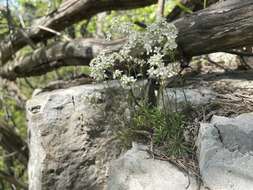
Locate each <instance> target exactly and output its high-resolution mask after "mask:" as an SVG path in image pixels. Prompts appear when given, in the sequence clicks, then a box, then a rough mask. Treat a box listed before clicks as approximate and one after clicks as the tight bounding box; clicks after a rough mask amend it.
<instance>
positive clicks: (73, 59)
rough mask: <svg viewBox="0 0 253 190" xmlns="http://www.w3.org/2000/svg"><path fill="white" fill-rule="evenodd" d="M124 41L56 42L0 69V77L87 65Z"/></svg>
mask: <svg viewBox="0 0 253 190" xmlns="http://www.w3.org/2000/svg"><path fill="white" fill-rule="evenodd" d="M124 41H125V39H120V40H115V41H112V42H108V41H105V40H99V39H78V40H73V41H71V42H58V43H55V44H53V45H52V46H50V47H45V48H41V49H38V50H36V51H34V52H32V53H31V54H28V55H26V56H25V57H23V58H21V59H20V60H17V61H15V62H11V63H9V64H6V65H4V66H2V68H1V67H0V76H1V77H3V78H6V79H9V80H15V79H16V78H19V77H31V76H38V75H43V74H45V73H47V72H50V71H52V70H54V69H57V68H59V67H63V66H77V65H89V63H90V61H91V60H92V59H93V58H94V57H95V56H96V55H98V53H99V52H100V51H102V50H104V49H107V51H108V52H113V51H117V50H119V49H120V47H121V46H122V44H123V43H124Z"/></svg>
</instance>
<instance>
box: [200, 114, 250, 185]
mask: <svg viewBox="0 0 253 190" xmlns="http://www.w3.org/2000/svg"><path fill="white" fill-rule="evenodd" d="M197 144H198V152H199V155H198V158H199V167H200V172H201V176H202V179H203V181H204V183H205V185H206V186H208V187H209V188H210V189H212V190H245V189H253V173H252V171H253V113H247V114H242V115H240V116H238V117H236V118H226V117H219V116H214V117H213V118H212V120H211V123H208V124H207V123H203V124H201V127H200V132H199V136H198V143H197Z"/></svg>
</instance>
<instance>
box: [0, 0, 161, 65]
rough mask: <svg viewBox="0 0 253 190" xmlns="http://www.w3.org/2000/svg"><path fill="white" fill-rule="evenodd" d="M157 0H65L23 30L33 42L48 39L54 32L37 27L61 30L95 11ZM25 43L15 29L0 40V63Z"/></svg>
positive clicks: (144, 4)
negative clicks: (13, 32) (14, 31)
mask: <svg viewBox="0 0 253 190" xmlns="http://www.w3.org/2000/svg"><path fill="white" fill-rule="evenodd" d="M156 2H157V0H117V1H115V0H103V1H94V0H83V1H80V0H66V1H63V3H62V4H61V5H60V7H59V8H58V9H57V10H55V11H53V12H52V13H50V14H49V15H47V16H45V17H42V18H40V19H38V20H35V21H34V23H33V25H32V26H31V27H30V28H29V29H28V30H27V31H25V32H26V34H27V36H28V37H29V38H30V39H31V40H32V42H33V43H37V42H40V41H41V40H45V39H48V38H50V37H52V36H54V34H52V33H51V32H48V31H46V30H43V29H41V28H39V27H38V26H43V27H46V28H50V29H52V30H55V31H58V32H59V31H61V30H63V29H65V28H66V27H68V26H70V25H72V24H74V23H77V22H79V21H81V20H84V19H89V18H90V17H92V16H93V15H96V14H97V13H100V12H104V11H108V10H126V9H133V8H139V7H144V6H147V5H151V4H154V3H156ZM26 45H27V39H26V38H25V37H24V36H23V35H22V34H21V32H20V31H17V32H16V33H15V34H11V35H10V36H7V37H6V38H5V40H3V41H2V42H0V52H1V54H0V60H1V63H0V65H1V64H2V65H3V64H4V63H6V62H7V61H8V60H9V59H10V58H11V56H12V55H13V54H14V53H16V52H17V51H18V50H20V49H21V48H23V47H24V46H26Z"/></svg>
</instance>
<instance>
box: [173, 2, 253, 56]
mask: <svg viewBox="0 0 253 190" xmlns="http://www.w3.org/2000/svg"><path fill="white" fill-rule="evenodd" d="M252 18H253V1H252V0H244V1H241V0H229V1H224V2H220V3H217V4H215V5H213V6H211V7H209V8H207V9H205V10H201V11H198V12H196V13H193V14H192V15H190V16H186V17H183V18H181V19H179V20H176V21H175V22H174V24H175V25H176V27H177V29H178V31H179V34H178V38H177V42H178V44H179V45H180V46H181V47H182V49H183V51H184V53H185V54H186V55H188V56H189V57H192V56H197V55H201V54H207V53H212V52H217V51H224V50H228V49H232V48H237V47H242V46H247V45H252V44H253V36H252V35H251V33H252V30H253V19H252Z"/></svg>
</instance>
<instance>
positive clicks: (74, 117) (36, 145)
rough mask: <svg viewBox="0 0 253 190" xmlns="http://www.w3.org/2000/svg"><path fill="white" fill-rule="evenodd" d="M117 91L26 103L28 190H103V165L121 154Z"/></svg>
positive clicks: (122, 105) (104, 88)
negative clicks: (115, 129)
mask: <svg viewBox="0 0 253 190" xmlns="http://www.w3.org/2000/svg"><path fill="white" fill-rule="evenodd" d="M118 87H119V86H118V85H116V84H115V83H108V84H96V85H94V84H91V85H83V86H78V87H72V88H69V89H64V90H55V91H51V92H42V93H38V94H36V95H34V96H33V97H32V99H31V100H29V101H28V103H27V117H28V128H29V139H30V140H29V148H30V161H29V167H28V173H29V174H28V175H29V189H30V190H103V189H104V188H105V180H106V172H107V165H108V163H109V161H110V160H112V159H114V158H116V157H117V156H118V155H119V153H120V152H119V148H118V145H117V144H118V143H115V142H114V141H113V140H112V129H113V126H117V125H119V124H120V123H119V122H118V120H117V117H116V115H118V114H121V115H123V114H124V112H125V109H126V101H125V94H124V93H123V92H122V91H120V92H121V93H123V94H120V93H119V90H118ZM115 113H117V114H115Z"/></svg>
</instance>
